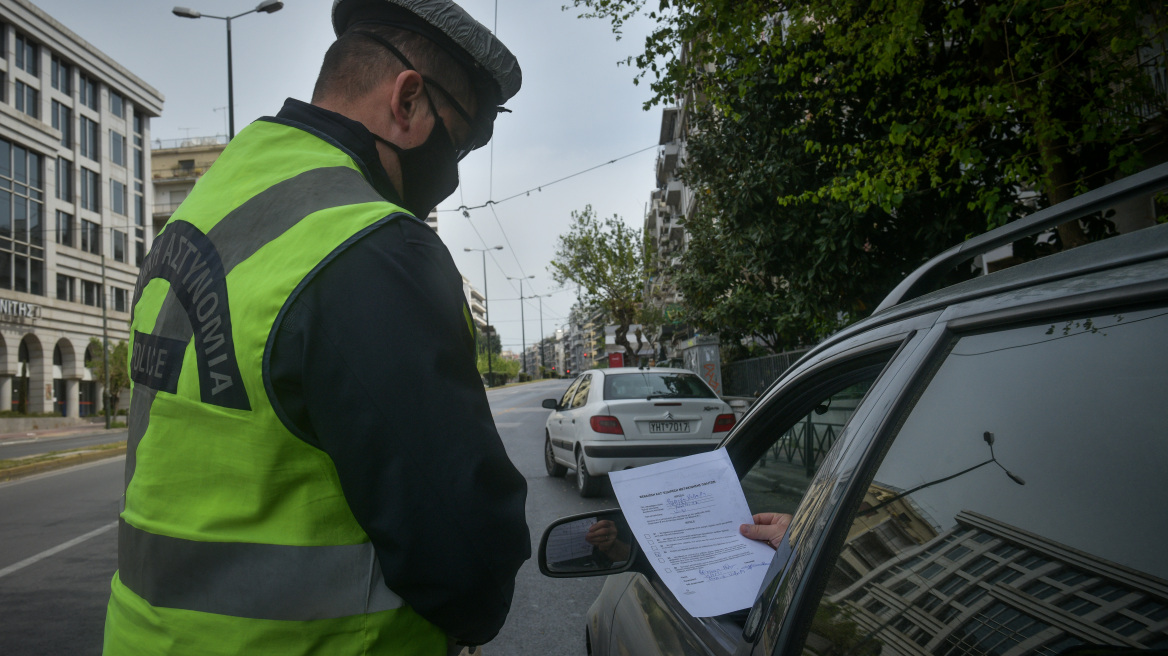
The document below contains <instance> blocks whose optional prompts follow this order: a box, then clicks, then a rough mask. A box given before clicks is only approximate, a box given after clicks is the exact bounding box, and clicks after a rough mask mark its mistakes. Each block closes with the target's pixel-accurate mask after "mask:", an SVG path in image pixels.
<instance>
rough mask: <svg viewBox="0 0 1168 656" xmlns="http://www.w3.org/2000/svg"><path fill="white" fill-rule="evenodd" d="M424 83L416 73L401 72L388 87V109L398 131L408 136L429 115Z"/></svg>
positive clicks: (410, 71)
mask: <svg viewBox="0 0 1168 656" xmlns="http://www.w3.org/2000/svg"><path fill="white" fill-rule="evenodd" d="M425 90H426V83H425V81H424V80H423V79H422V76H421V74H419V73H418V72H417V71H413V70H407V71H402V72H401V73H399V74H398V75H397V77H396V78H394V81H393V84H392V85H391V86H390V89H389V93H390V97H389V109H390V114H391V115H392V120H393V122H394V124H395V125H396V126H397V128H398V130H400V131H401V132H403V133H405V134H407V135H408V134H409V133H410V132H411V131H412V129H414V128H416V127H418V124H419V122H421V121H423V120H424V119H425V118H426V117H428V116H429V115H430V112H429V111H428V109H427V108H428V106H429V105H428V103H429V99H428V98H427V97H426V92H425Z"/></svg>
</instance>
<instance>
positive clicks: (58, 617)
mask: <svg viewBox="0 0 1168 656" xmlns="http://www.w3.org/2000/svg"><path fill="white" fill-rule="evenodd" d="M124 463H125V458H124V457H117V458H110V459H108V460H99V461H97V462H93V463H89V464H85V465H78V466H77V467H71V468H69V469H60V470H57V471H53V472H48V473H46V474H40V475H37V476H31V477H28V478H22V479H18V480H16V481H11V482H8V483H0V509H2V510H0V536H3V539H2V540H0V610H2V611H3V612H0V654H6V655H9V654H11V655H13V656H23V655H25V654H100V653H101V635H102V625H103V623H104V621H105V603H106V600H107V599H108V598H109V584H110V577H111V576H112V575H113V572H114V569H116V568H117V562H118V550H117V536H118V532H117V530H116V527H117V519H118V505H119V499H120V498H121V494H122V471H123V469H124V467H123V465H124Z"/></svg>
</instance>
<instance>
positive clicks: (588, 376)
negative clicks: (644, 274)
mask: <svg viewBox="0 0 1168 656" xmlns="http://www.w3.org/2000/svg"><path fill="white" fill-rule="evenodd" d="M543 407H545V408H547V409H549V410H552V413H551V415H549V416H548V420H547V426H546V430H545V439H544V465H545V466H546V467H547V473H548V475H549V476H563V475H564V474H566V473H568V469H569V468H571V469H575V470H576V487H577V489H578V490H579V492H580V496H582V497H591V496H595V495H597V494H598V493H600V491H601V490H602V489H603V485H604V480H603V478H601V477H602V476H604V475H607V474H608V473H609V472H611V471H619V470H622V469H629V468H630V467H637V466H640V465H649V464H652V463H655V462H661V461H662V460H669V459H671V458H678V457H681V456H687V455H692V454H694V453H700V452H702V451H711V450H713V449H714V448H715V447H717V445H718V443H719V442H721V441H722V438H723V437H725V435H726V432H727V431H729V430H730V429H731V428H732V427H733V426H734V413H733V411H731V409H730V406H729V405H727V404H726V403H725V402H723V401H722V400H721V399H720V398H718V395H717V394H715V393H714V390H712V389H710V386H709V385H707V384H706V382H705V381H704V380H702V379H701V378H700V377H699V376H698V375H697V374H695V373H693V372H692V371H687V370H685V369H666V368H646V369H638V368H634V367H622V368H617V369H591V370H589V371H585V372H584V373H582V374H580V376H579V377H578V378H577V379H576V381H575V382H573V383H572V385H571V386H570V387H569V388H568V391H566V392H564V396H563V397H562V398H560V399H558V400H557V399H546V400H544V402H543Z"/></svg>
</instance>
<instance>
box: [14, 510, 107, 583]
mask: <svg viewBox="0 0 1168 656" xmlns="http://www.w3.org/2000/svg"><path fill="white" fill-rule="evenodd" d="M117 525H118V523H117V522H110V523H109V524H106V525H105V526H102V527H101V528H96V529H93V530H92V531H90V532H88V533H86V534H85V535H79V536H77V537H75V538H73V539H72V540H69V541H68V542H62V543H61V544H58V545H57V546H55V547H53V548H52V549H45V550H44V551H42V552H40V553H39V554H37V555H35V556H29V557H28V558H25V559H24V560H22V561H20V562H19V563H16V564H14V565H9V566H8V567H5V568H4V569H0V579H2V578H4V577H5V576H8V575H9V574H12V573H13V572H19V571H20V570H22V569H24V568H25V567H28V566H29V565H33V564H35V563H39V562H40V561H42V560H44V559H46V558H48V557H50V556H55V555H56V554H59V553H61V552H62V551H64V550H66V549H68V548H70V547H75V546H77V545H79V544H81V543H82V542H85V541H86V540H89V539H91V538H95V537H97V536H99V535H101V534H102V533H105V532H106V531H108V530H110V529H111V528H115V527H116V526H117Z"/></svg>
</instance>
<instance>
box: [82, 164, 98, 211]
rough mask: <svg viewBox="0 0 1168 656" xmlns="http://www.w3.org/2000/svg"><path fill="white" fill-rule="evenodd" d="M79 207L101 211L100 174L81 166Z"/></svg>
mask: <svg viewBox="0 0 1168 656" xmlns="http://www.w3.org/2000/svg"><path fill="white" fill-rule="evenodd" d="M81 207H82V208H84V209H87V210H91V211H94V212H100V211H101V175H99V174H98V173H97V172H96V171H90V170H89V169H87V168H85V167H84V166H83V167H81Z"/></svg>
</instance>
